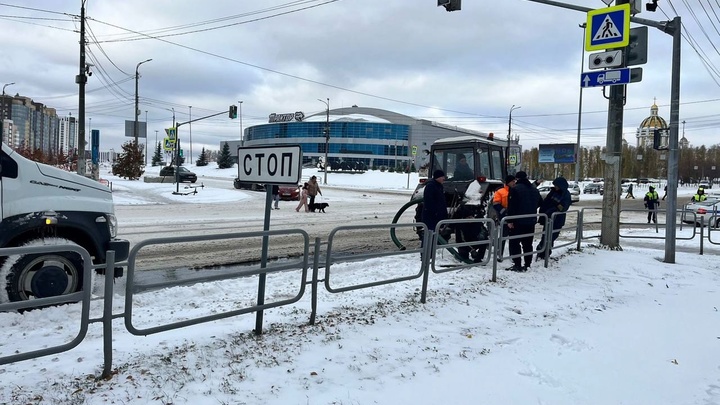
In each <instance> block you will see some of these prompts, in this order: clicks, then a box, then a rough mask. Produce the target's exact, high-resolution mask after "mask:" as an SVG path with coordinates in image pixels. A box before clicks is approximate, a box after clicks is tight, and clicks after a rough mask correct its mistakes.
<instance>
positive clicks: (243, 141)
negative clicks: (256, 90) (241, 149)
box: [238, 101, 245, 146]
mask: <svg viewBox="0 0 720 405" xmlns="http://www.w3.org/2000/svg"><path fill="white" fill-rule="evenodd" d="M238 105H239V109H240V111H239V112H240V114H239V115H240V146H244V145H245V134H243V127H242V101H238Z"/></svg>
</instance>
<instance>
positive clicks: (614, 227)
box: [588, 0, 629, 249]
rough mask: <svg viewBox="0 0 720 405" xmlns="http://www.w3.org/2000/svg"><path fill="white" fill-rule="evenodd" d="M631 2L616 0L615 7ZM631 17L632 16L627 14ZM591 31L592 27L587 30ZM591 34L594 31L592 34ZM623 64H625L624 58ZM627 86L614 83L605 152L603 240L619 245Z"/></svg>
mask: <svg viewBox="0 0 720 405" xmlns="http://www.w3.org/2000/svg"><path fill="white" fill-rule="evenodd" d="M623 4H628V0H617V1H616V2H615V5H616V6H620V5H623ZM628 18H629V17H628ZM588 31H590V32H591V31H592V30H588ZM589 35H592V33H589ZM622 67H625V61H623V64H622ZM624 95H625V85H622V86H611V87H610V98H609V100H608V127H607V128H608V129H607V139H606V145H607V146H606V154H605V159H604V160H605V193H604V194H603V207H602V218H603V221H602V226H601V231H600V243H602V244H603V245H605V246H608V247H610V248H611V249H612V248H618V247H620V165H621V160H622V129H623V112H624V109H623V98H624Z"/></svg>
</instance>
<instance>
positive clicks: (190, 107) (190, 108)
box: [188, 105, 193, 163]
mask: <svg viewBox="0 0 720 405" xmlns="http://www.w3.org/2000/svg"><path fill="white" fill-rule="evenodd" d="M188 109H189V110H190V135H189V138H190V163H192V160H193V158H192V106H191V105H189V106H188Z"/></svg>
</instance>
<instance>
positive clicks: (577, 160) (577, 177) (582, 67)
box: [575, 23, 587, 184]
mask: <svg viewBox="0 0 720 405" xmlns="http://www.w3.org/2000/svg"><path fill="white" fill-rule="evenodd" d="M579 27H580V28H582V29H583V36H582V37H583V42H582V45H583V46H582V48H581V49H580V50H581V51H582V52H581V53H580V74H581V75H582V73H583V70H585V29H586V28H587V24H586V23H582V24H579ZM582 96H583V88H582V86H580V99H579V100H578V127H577V146H575V184H580V156H581V155H582V153H581V152H580V126H581V124H582Z"/></svg>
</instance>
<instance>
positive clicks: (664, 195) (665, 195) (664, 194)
mask: <svg viewBox="0 0 720 405" xmlns="http://www.w3.org/2000/svg"><path fill="white" fill-rule="evenodd" d="M664 191H665V193H663V198H662V200H663V201H665V197H667V185H666V186H665V190H664Z"/></svg>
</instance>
